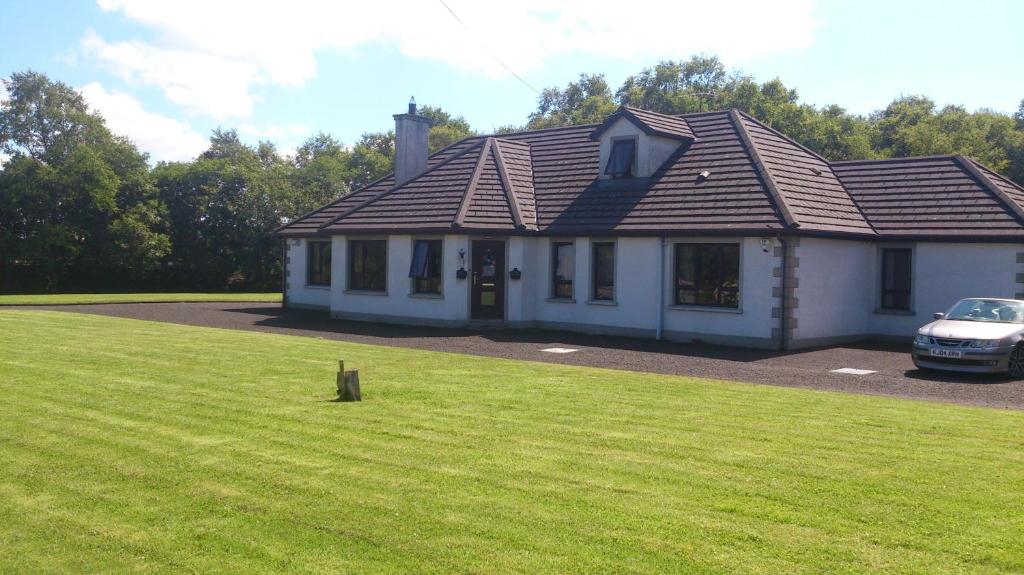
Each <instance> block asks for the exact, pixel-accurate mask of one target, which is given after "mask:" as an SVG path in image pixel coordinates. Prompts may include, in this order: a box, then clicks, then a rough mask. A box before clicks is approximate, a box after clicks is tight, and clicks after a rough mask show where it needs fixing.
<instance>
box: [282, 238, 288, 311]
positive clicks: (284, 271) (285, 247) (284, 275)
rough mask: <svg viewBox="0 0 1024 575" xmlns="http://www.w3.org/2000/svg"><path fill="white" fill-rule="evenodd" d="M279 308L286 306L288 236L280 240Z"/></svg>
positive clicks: (285, 307)
mask: <svg viewBox="0 0 1024 575" xmlns="http://www.w3.org/2000/svg"><path fill="white" fill-rule="evenodd" d="M281 247H282V250H281V308H282V309H287V308H288V238H284V240H282V242H281Z"/></svg>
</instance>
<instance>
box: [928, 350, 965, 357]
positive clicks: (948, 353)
mask: <svg viewBox="0 0 1024 575" xmlns="http://www.w3.org/2000/svg"><path fill="white" fill-rule="evenodd" d="M929 353H931V355H932V356H933V357H950V358H953V359H961V358H962V357H963V356H964V352H962V351H960V350H958V349H933V350H931V351H930V352H929Z"/></svg>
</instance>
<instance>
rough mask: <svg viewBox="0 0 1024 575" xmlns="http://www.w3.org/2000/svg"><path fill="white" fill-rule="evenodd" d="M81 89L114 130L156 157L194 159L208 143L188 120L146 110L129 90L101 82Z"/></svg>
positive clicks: (157, 158) (173, 159)
mask: <svg viewBox="0 0 1024 575" xmlns="http://www.w3.org/2000/svg"><path fill="white" fill-rule="evenodd" d="M78 91H79V92H81V93H82V96H84V97H85V100H86V101H87V102H88V103H89V106H90V107H91V108H92V109H93V110H95V111H98V112H99V113H100V114H102V115H103V118H104V119H105V120H106V122H107V127H109V128H110V130H111V131H112V132H114V133H115V134H118V135H121V136H126V137H128V138H129V139H131V140H132V141H133V142H135V145H137V146H138V147H139V149H141V150H142V151H144V152H148V153H149V154H150V157H151V158H152V159H153V160H155V161H161V160H164V161H170V162H173V161H187V160H191V159H192V158H194V157H196V156H197V155H199V154H200V153H201V152H202V151H203V150H205V149H206V147H207V144H208V141H207V139H206V138H204V137H203V136H202V135H200V134H199V133H198V132H196V131H194V130H192V128H191V127H190V126H189V125H188V124H187V123H185V122H179V121H178V120H175V119H173V118H168V117H167V116H163V115H160V114H156V113H153V112H147V111H146V110H145V109H143V107H142V104H141V103H140V102H139V101H138V100H136V99H135V97H134V96H132V95H130V94H125V93H123V92H110V91H107V90H106V89H105V88H104V87H103V86H102V85H100V84H99V83H98V82H92V83H89V84H86V85H85V86H83V87H81V88H79V90H78Z"/></svg>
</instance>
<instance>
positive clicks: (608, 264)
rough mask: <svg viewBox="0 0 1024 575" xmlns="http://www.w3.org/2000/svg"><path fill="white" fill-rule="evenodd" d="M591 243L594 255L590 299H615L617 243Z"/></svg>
mask: <svg viewBox="0 0 1024 575" xmlns="http://www.w3.org/2000/svg"><path fill="white" fill-rule="evenodd" d="M590 245H591V250H592V255H593V258H592V262H591V267H590V269H591V285H592V286H593V288H592V289H593V291H592V293H591V294H590V299H592V300H600V301H612V300H614V299H615V244H614V243H613V242H594V243H592V244H590Z"/></svg>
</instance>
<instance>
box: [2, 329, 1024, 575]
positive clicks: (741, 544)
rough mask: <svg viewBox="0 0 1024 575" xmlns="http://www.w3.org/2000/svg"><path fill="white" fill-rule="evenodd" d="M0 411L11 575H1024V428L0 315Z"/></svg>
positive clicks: (725, 385)
mask: <svg viewBox="0 0 1024 575" xmlns="http://www.w3.org/2000/svg"><path fill="white" fill-rule="evenodd" d="M339 356H344V357H345V359H346V361H347V363H348V365H349V366H350V367H352V368H358V369H360V371H361V374H362V375H363V381H364V396H365V399H366V401H364V402H362V403H361V404H338V403H333V402H331V401H330V399H332V398H333V394H332V388H333V379H334V374H335V373H336V369H337V365H336V360H337V358H338V357H339ZM0 418H2V419H0V430H2V431H3V433H2V434H0V455H2V456H3V458H2V459H3V461H2V462H0V470H2V471H3V473H2V477H0V495H4V496H5V497H4V500H5V501H4V502H0V521H2V523H3V525H0V549H2V550H0V570H12V571H19V570H22V571H33V572H39V571H51V572H58V571H68V570H71V571H82V570H85V571H97V570H100V571H103V570H107V571H154V572H160V571H162V572H181V571H232V572H250V573H259V572H266V573H270V572H280V571H297V572H331V571H338V570H341V571H358V572H396V571H399V572H400V571H406V572H408V571H412V572H452V571H460V572H567V571H574V572H584V571H587V572H597V571H600V572H623V571H633V572H664V571H688V572H707V573H728V572H748V573H758V572H762V573H774V572H786V573H801V572H806V573H811V572H821V571H830V572H871V571H879V570H882V571H894V572H976V573H1010V572H1014V571H1020V570H1021V569H1024V560H1022V551H1021V549H1020V548H1019V546H1018V545H1017V542H1018V541H1019V540H1020V538H1021V536H1022V535H1024V523H1022V519H1021V516H1020V514H1019V513H1013V512H1011V511H1009V510H1013V509H1020V508H1021V506H1022V504H1024V500H1022V496H1021V490H1020V489H1019V486H1020V485H1021V484H1024V451H1022V450H1021V447H1022V446H1024V436H1022V425H1021V424H1022V423H1024V417H1022V414H1021V413H1019V412H1010V411H999V410H989V409H979V408H967V407H961V406H951V405H941V404H932V403H925V402H913V401H903V400H896V399H891V398H882V397H863V396H854V395H844V394H835V393H824V392H813V391H806V390H798V389H784V388H772V387H765V386H753V385H743V384H734V383H729V382H717V381H708V380H696V379H687V378H678V377H670V376H660V375H647V374H637V373H627V372H616V371H613V370H599V369H585V368H577V367H570V366H558V365H550V364H539V363H529V362H516V361H510V360H498V359H490V358H480V357H472V356H460V355H454V354H443V353H435V352H426V351H418V350H407V349H396V348H385V347H375V346H366V345H357V344H347V343H340V342H333V341H325V340H318V339H311V338H299V337H289V336H278V335H270V334H260V333H251V332H234V331H227V330H216V329H207V328H196V327H189V326H178V325H170V324H158V323H151V322H140V321H134V320H123V319H116V318H106V317H99V316H85V315H80V314H61V313H52V312H42V311H32V312H25V311H20V310H18V311H16V310H7V311H0Z"/></svg>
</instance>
